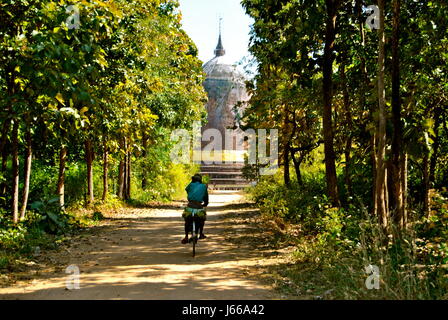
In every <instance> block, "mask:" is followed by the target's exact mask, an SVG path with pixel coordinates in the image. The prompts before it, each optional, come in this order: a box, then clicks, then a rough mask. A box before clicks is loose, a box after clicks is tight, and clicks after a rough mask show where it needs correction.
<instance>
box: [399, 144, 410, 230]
mask: <svg viewBox="0 0 448 320" xmlns="http://www.w3.org/2000/svg"><path fill="white" fill-rule="evenodd" d="M401 162H402V163H401V166H400V168H401V172H400V175H401V181H402V182H403V216H402V221H401V225H402V226H403V228H406V227H407V226H408V220H409V219H408V210H407V208H408V196H407V193H408V154H407V153H406V152H405V153H403V155H402V157H401Z"/></svg>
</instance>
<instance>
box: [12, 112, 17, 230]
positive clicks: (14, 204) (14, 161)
mask: <svg viewBox="0 0 448 320" xmlns="http://www.w3.org/2000/svg"><path fill="white" fill-rule="evenodd" d="M12 217H13V221H14V223H17V222H18V221H19V121H18V120H17V119H14V124H13V126H12Z"/></svg>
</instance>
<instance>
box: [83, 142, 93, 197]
mask: <svg viewBox="0 0 448 320" xmlns="http://www.w3.org/2000/svg"><path fill="white" fill-rule="evenodd" d="M85 150H86V165H87V204H92V203H93V202H94V201H95V197H94V194H93V157H94V155H93V144H92V140H90V139H87V140H86V141H85Z"/></svg>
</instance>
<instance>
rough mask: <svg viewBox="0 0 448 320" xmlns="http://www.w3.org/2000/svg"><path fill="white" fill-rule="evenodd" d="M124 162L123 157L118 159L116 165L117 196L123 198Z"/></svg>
mask: <svg viewBox="0 0 448 320" xmlns="http://www.w3.org/2000/svg"><path fill="white" fill-rule="evenodd" d="M124 181H125V162H124V157H122V159H121V160H120V164H119V167H118V192H117V195H118V198H120V199H124Z"/></svg>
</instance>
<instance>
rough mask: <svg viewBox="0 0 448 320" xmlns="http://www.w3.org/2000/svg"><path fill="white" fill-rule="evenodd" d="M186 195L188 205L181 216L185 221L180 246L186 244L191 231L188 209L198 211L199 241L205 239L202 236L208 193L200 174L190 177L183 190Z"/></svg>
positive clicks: (190, 218)
mask: <svg viewBox="0 0 448 320" xmlns="http://www.w3.org/2000/svg"><path fill="white" fill-rule="evenodd" d="M185 191H187V194H188V205H187V208H185V211H184V214H183V215H182V216H183V217H184V219H185V238H184V239H182V244H186V243H188V233H189V231H190V229H191V224H192V222H193V217H192V216H191V210H189V209H199V210H200V211H198V212H199V213H198V217H199V218H200V219H197V220H198V221H197V222H198V224H199V225H198V231H199V234H200V236H199V239H205V238H206V236H205V235H204V224H205V219H206V213H205V210H203V209H204V208H205V207H207V206H208V191H207V186H206V185H205V184H203V183H202V176H201V175H200V174H195V175H194V176H193V177H191V183H190V184H189V185H188V186H187V187H186V188H185Z"/></svg>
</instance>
